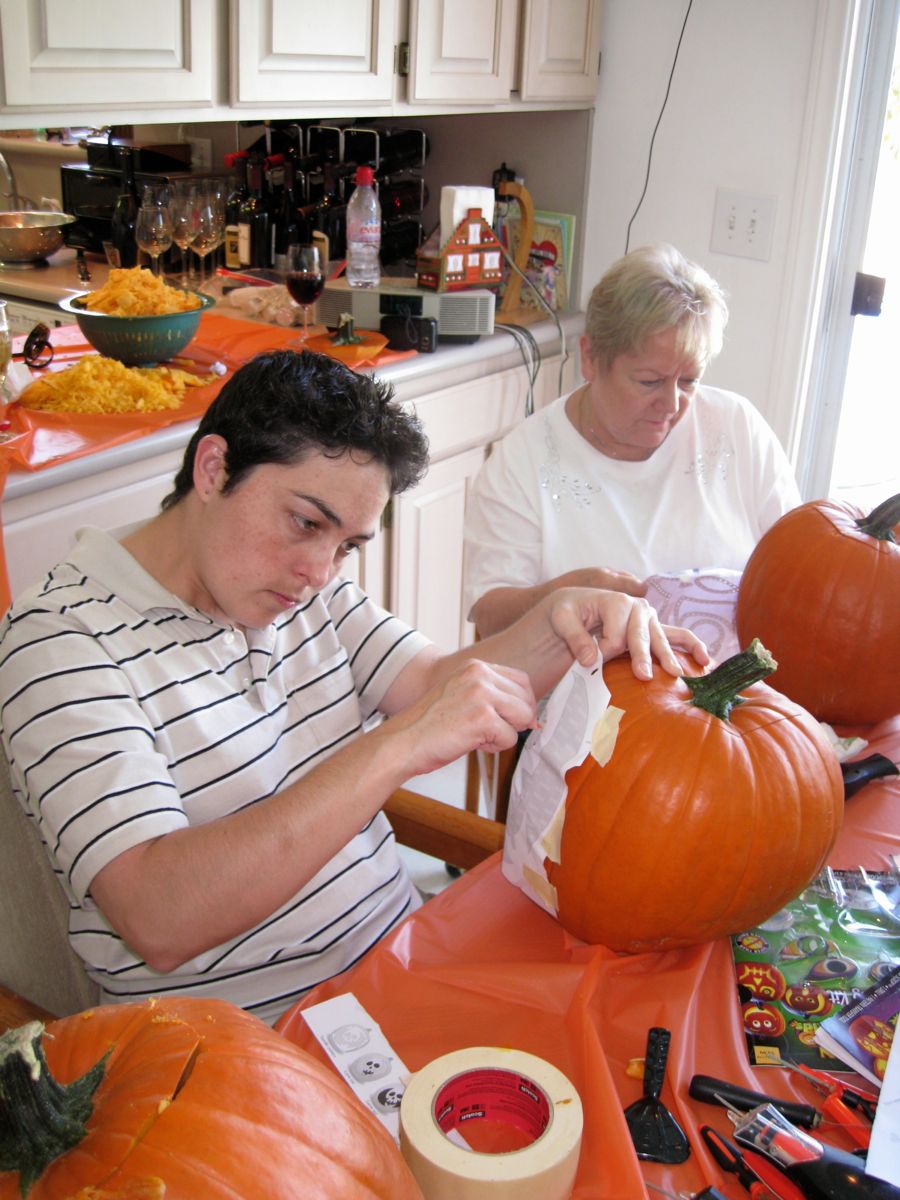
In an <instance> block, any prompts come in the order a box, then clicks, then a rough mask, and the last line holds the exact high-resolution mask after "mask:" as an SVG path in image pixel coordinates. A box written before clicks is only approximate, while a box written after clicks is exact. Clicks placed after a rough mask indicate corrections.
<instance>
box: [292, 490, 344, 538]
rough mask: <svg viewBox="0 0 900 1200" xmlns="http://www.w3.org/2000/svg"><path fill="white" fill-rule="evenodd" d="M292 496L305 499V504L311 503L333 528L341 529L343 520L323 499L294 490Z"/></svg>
mask: <svg viewBox="0 0 900 1200" xmlns="http://www.w3.org/2000/svg"><path fill="white" fill-rule="evenodd" d="M294 496H295V497H296V498H297V499H298V500H305V501H306V502H307V504H311V505H312V506H313V507H314V508H317V509H318V510H319V512H320V513H321V514H322V516H323V517H324V518H325V520H326V521H328V522H329V523H330V524H332V525H333V526H334V527H335V529H343V527H344V522H343V521H342V520H341V518H340V517H339V516H338V514H337V513H336V512H335V511H334V509H333V508H331V507H329V505H327V504H326V503H325V501H324V500H320V499H319V498H318V496H311V495H309V494H308V493H307V492H294Z"/></svg>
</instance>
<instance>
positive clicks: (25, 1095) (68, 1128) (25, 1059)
mask: <svg viewBox="0 0 900 1200" xmlns="http://www.w3.org/2000/svg"><path fill="white" fill-rule="evenodd" d="M43 1032H44V1026H43V1025H42V1024H41V1022H40V1021H29V1022H28V1024H27V1025H23V1026H21V1028H19V1029H12V1030H10V1031H9V1032H8V1033H5V1034H3V1036H2V1037H0V1099H2V1101H3V1105H2V1109H0V1170H2V1171H18V1172H19V1190H20V1192H21V1194H22V1196H27V1195H28V1193H29V1191H30V1190H31V1186H32V1184H33V1183H34V1182H35V1180H36V1179H39V1178H40V1176H41V1175H42V1174H43V1173H44V1169H45V1168H46V1167H47V1166H49V1164H50V1163H51V1162H53V1160H54V1159H55V1158H58V1157H59V1156H60V1155H61V1154H65V1152H66V1151H67V1150H70V1149H71V1148H72V1147H73V1146H77V1145H78V1143H79V1142H80V1141H81V1140H82V1139H83V1138H84V1135H85V1132H86V1123H87V1119H88V1117H89V1116H90V1115H91V1113H92V1112H93V1111H94V1092H96V1090H97V1088H98V1087H99V1086H100V1081H101V1080H102V1079H103V1074H104V1071H105V1069H106V1057H107V1056H106V1055H104V1056H103V1058H101V1059H100V1061H99V1062H97V1063H95V1064H94V1066H93V1067H91V1069H90V1070H89V1071H87V1072H86V1073H85V1074H84V1075H82V1076H81V1078H80V1079H76V1080H75V1082H74V1083H70V1084H61V1083H57V1082H56V1080H55V1079H54V1078H53V1076H52V1075H51V1073H50V1069H49V1067H48V1066H47V1060H46V1058H45V1057H44V1050H43V1047H42V1045H41V1036H42V1034H43Z"/></svg>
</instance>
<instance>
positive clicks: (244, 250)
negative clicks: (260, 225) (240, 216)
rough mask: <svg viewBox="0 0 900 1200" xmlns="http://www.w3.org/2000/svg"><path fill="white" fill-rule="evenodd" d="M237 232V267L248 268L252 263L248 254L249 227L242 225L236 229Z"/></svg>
mask: <svg viewBox="0 0 900 1200" xmlns="http://www.w3.org/2000/svg"><path fill="white" fill-rule="evenodd" d="M237 232H238V266H239V267H249V266H250V265H251V263H252V255H251V253H250V226H249V225H245V224H243V222H242V223H241V224H240V225H238V227H237Z"/></svg>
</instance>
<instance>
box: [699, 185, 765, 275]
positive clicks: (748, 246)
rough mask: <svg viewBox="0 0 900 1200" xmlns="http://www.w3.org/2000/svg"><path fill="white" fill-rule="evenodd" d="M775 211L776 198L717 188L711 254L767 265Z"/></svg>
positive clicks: (710, 245)
mask: <svg viewBox="0 0 900 1200" xmlns="http://www.w3.org/2000/svg"><path fill="white" fill-rule="evenodd" d="M775 210H776V198H775V196H757V195H752V194H750V193H749V192H735V191H731V190H730V189H728V188H718V189H717V191H716V207H715V212H714V214H713V228H712V238H711V239H710V243H709V248H710V250H712V251H714V252H715V253H716V254H736V255H738V256H739V257H741V258H756V259H759V260H760V261H761V262H768V261H769V259H770V257H771V255H772V237H773V234H774V232H775Z"/></svg>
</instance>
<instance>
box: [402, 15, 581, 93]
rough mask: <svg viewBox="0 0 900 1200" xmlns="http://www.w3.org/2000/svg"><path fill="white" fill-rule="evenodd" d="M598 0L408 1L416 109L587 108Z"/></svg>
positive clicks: (411, 88) (411, 89)
mask: <svg viewBox="0 0 900 1200" xmlns="http://www.w3.org/2000/svg"><path fill="white" fill-rule="evenodd" d="M600 15H601V0H410V10H409V47H410V65H409V80H408V87H407V99H408V101H409V103H411V104H413V105H415V104H419V103H429V102H432V103H433V102H437V101H440V102H446V103H451V104H463V105H465V104H473V103H491V102H493V103H498V104H499V103H507V102H509V101H510V100H511V99H513V93H515V92H516V91H517V92H518V97H519V99H520V100H522V101H526V100H527V101H537V102H551V101H567V102H569V103H575V102H586V103H592V102H593V100H594V97H595V95H596V91H597V69H598V65H599V55H600Z"/></svg>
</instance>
